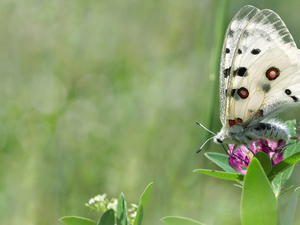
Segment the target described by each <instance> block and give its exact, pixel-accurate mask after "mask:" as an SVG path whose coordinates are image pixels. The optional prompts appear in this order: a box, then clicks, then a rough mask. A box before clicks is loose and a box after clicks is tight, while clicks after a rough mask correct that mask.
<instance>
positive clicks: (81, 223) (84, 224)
mask: <svg viewBox="0 0 300 225" xmlns="http://www.w3.org/2000/svg"><path fill="white" fill-rule="evenodd" d="M60 221H61V222H63V223H64V224H66V225H96V224H97V222H95V221H93V220H90V219H87V218H83V217H78V216H65V217H62V218H60Z"/></svg>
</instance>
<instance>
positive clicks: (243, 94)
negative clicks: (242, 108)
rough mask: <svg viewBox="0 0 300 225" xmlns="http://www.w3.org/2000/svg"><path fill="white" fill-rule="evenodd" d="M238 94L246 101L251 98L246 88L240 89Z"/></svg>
mask: <svg viewBox="0 0 300 225" xmlns="http://www.w3.org/2000/svg"><path fill="white" fill-rule="evenodd" d="M237 93H238V95H239V96H240V97H241V98H244V99H245V98H247V97H248V96H249V91H248V90H247V89H246V88H244V87H242V88H240V89H239V90H238V92H237Z"/></svg>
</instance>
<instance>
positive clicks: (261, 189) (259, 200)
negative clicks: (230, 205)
mask: <svg viewBox="0 0 300 225" xmlns="http://www.w3.org/2000/svg"><path fill="white" fill-rule="evenodd" d="M277 205H278V203H277V199H276V197H275V195H274V193H273V190H272V187H271V185H270V183H269V180H268V178H267V176H266V174H265V173H264V170H263V168H262V167H261V165H260V163H259V161H258V159H256V158H253V159H252V160H251V162H250V164H249V166H248V168H247V173H246V175H245V179H244V188H243V193H242V202H241V219H242V224H243V225H253V224H259V225H270V224H276V223H277Z"/></svg>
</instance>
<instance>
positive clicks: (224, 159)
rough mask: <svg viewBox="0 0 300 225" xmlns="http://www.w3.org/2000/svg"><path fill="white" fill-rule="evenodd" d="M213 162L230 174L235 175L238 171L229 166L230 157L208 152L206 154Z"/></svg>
mask: <svg viewBox="0 0 300 225" xmlns="http://www.w3.org/2000/svg"><path fill="white" fill-rule="evenodd" d="M204 155H205V156H206V157H207V158H208V159H210V160H211V161H212V162H214V163H215V164H217V165H218V166H220V167H221V168H222V169H223V170H225V171H226V172H229V173H235V172H236V171H235V170H234V169H232V167H231V166H230V165H229V164H228V157H229V156H228V155H225V154H221V153H216V152H207V153H205V154H204Z"/></svg>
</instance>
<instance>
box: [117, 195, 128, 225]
mask: <svg viewBox="0 0 300 225" xmlns="http://www.w3.org/2000/svg"><path fill="white" fill-rule="evenodd" d="M117 225H127V209H126V204H125V200H124V194H123V193H121V194H120V195H119V198H118V206H117Z"/></svg>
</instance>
